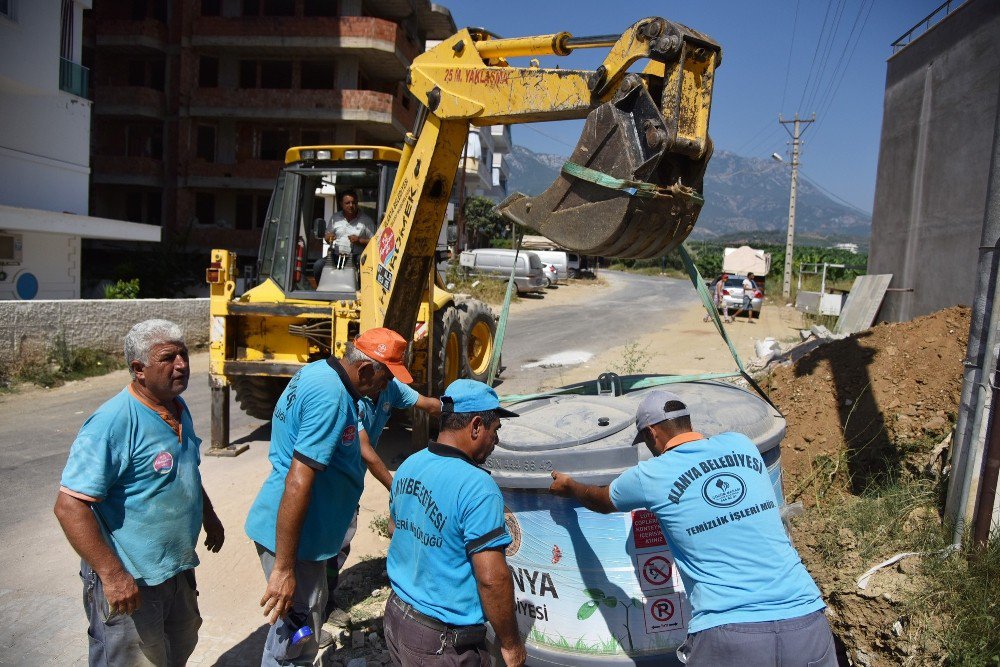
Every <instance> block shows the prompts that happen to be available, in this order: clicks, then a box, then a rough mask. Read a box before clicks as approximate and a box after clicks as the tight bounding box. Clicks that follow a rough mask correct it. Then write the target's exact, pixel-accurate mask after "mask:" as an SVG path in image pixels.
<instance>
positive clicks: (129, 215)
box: [125, 192, 142, 222]
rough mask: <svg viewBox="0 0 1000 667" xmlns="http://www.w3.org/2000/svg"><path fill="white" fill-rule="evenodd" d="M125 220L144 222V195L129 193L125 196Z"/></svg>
mask: <svg viewBox="0 0 1000 667" xmlns="http://www.w3.org/2000/svg"><path fill="white" fill-rule="evenodd" d="M125 219H126V220H128V221H129V222H142V193H141V192H129V193H127V194H126V195H125Z"/></svg>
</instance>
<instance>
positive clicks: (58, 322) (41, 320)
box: [0, 299, 208, 364]
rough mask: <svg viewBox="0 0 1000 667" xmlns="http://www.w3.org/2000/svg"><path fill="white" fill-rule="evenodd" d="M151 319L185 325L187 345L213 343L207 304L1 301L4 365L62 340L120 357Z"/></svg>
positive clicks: (0, 340)
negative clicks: (128, 339)
mask: <svg viewBox="0 0 1000 667" xmlns="http://www.w3.org/2000/svg"><path fill="white" fill-rule="evenodd" d="M151 318H163V319H166V320H172V321H173V322H176V323H177V324H178V325H180V327H181V328H182V329H184V335H185V338H186V339H187V343H188V346H194V345H198V344H202V343H206V342H208V299H110V300H108V299H94V300H90V299H86V300H80V299H73V300H64V301H0V364H7V363H10V362H11V361H13V360H15V359H17V358H18V356H20V354H21V351H22V350H23V349H27V348H29V347H30V348H34V349H38V348H39V347H42V348H48V347H51V345H52V344H53V343H54V341H55V339H56V338H57V337H58V336H60V335H62V336H63V337H64V338H65V340H66V343H67V345H69V347H71V348H84V347H86V348H94V349H100V350H106V351H108V352H117V353H121V351H122V344H123V341H124V338H125V334H126V333H128V330H129V329H131V328H132V326H133V325H134V324H136V323H137V322H141V321H142V320H148V319H151Z"/></svg>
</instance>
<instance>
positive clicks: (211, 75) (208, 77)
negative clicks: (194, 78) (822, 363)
mask: <svg viewBox="0 0 1000 667" xmlns="http://www.w3.org/2000/svg"><path fill="white" fill-rule="evenodd" d="M198 85H199V86H201V87H202V88H218V87H219V59H218V58H212V57H210V56H202V57H201V58H199V59H198Z"/></svg>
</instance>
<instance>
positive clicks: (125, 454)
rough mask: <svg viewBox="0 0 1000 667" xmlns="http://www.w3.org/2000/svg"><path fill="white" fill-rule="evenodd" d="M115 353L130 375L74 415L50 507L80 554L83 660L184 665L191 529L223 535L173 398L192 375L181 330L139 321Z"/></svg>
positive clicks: (190, 619)
mask: <svg viewBox="0 0 1000 667" xmlns="http://www.w3.org/2000/svg"><path fill="white" fill-rule="evenodd" d="M125 360H126V362H127V363H128V366H129V372H130V373H131V374H132V382H131V383H130V384H129V385H128V386H127V387H126V388H125V389H123V390H122V391H121V392H119V393H118V394H117V395H116V396H115V397H114V398H112V399H111V400H109V401H107V402H106V403H104V405H102V406H101V407H99V408H98V409H97V411H96V412H95V413H94V414H93V415H91V416H90V417H89V418H88V419H87V421H86V422H84V424H83V428H81V429H80V433H79V434H78V435H77V437H76V440H75V441H74V442H73V446H72V448H71V449H70V453H69V460H68V461H67V462H66V468H65V469H64V470H63V474H62V479H61V481H60V488H59V495H58V496H57V498H56V504H55V514H56V517H57V518H58V519H59V523H60V525H61V526H62V529H63V532H65V533H66V538H67V539H68V540H69V543H70V544H71V545H72V546H73V548H74V549H75V550H76V552H77V553H78V554H80V558H81V559H82V560H81V564H80V576H81V578H82V579H83V592H84V606H85V609H86V612H87V619H88V621H89V623H90V628H89V632H88V635H89V640H90V651H89V654H90V664H91V665H134V664H140V663H143V662H145V661H149V662H151V663H152V664H154V665H157V666H160V665H170V666H173V665H184V664H185V663H186V662H187V659H188V657H189V656H190V655H191V653H192V652H193V651H194V647H195V645H196V644H197V642H198V628H199V627H201V616H200V615H199V613H198V605H197V595H198V593H197V589H196V586H195V578H194V568H195V566H197V565H198V556H197V554H196V553H195V546H196V544H197V541H198V534H199V532H200V531H201V529H202V527H204V529H205V533H206V540H205V546H207V547H208V549H209V551H212V552H217V551H218V550H219V549H220V548H221V547H222V543H223V540H224V539H225V533H224V531H223V528H222V523H221V522H220V521H219V518H218V517H217V516H216V514H215V511H214V510H213V509H212V503H211V502H210V501H209V499H208V495H207V494H206V493H205V489H204V487H203V486H202V484H201V473H200V472H199V471H198V465H199V463H200V462H201V453H200V451H199V445H200V444H201V439H200V438H198V437H197V436H196V435H195V433H194V426H193V424H192V421H191V413H190V411H189V410H188V408H187V405H186V404H185V403H184V401H183V399H181V398H180V395H181V393H182V392H183V391H184V390H185V389H187V385H188V378H189V377H190V366H189V365H188V350H187V346H186V345H185V343H184V334H183V332H182V331H181V329H180V327H178V326H177V325H176V324H174V323H173V322H169V321H167V320H146V321H145V322H140V323H139V324H136V325H135V326H134V327H132V329H131V331H129V332H128V334H127V335H126V336H125ZM144 658H145V660H144Z"/></svg>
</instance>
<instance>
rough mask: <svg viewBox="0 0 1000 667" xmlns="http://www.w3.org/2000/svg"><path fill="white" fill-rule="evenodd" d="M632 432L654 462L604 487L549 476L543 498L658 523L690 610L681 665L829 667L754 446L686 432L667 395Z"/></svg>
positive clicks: (816, 605) (814, 601) (680, 407)
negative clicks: (639, 512)
mask: <svg viewBox="0 0 1000 667" xmlns="http://www.w3.org/2000/svg"><path fill="white" fill-rule="evenodd" d="M636 428H637V430H638V433H637V435H636V437H635V441H634V442H635V443H638V442H639V441H643V442H645V444H646V446H647V447H649V450H650V451H651V452H652V454H653V458H652V459H649V460H646V461H642V462H640V463H639V465H637V466H635V467H633V468H629V469H628V470H626V471H625V472H623V473H622V474H621V475H620V476H619V477H618V478H617V479H615V480H614V481H613V482H612V483H611V485H610V486H592V485H587V484H581V483H580V482H577V481H576V480H574V479H573V478H572V477H570V476H569V475H565V474H563V473H560V472H556V471H553V472H552V479H553V482H552V486H551V487H550V489H549V490H550V491H551V492H552V493H555V494H556V495H560V496H565V497H569V498H574V499H575V500H576V501H577V502H579V503H580V504H581V505H583V506H584V507H586V508H587V509H589V510H591V511H594V512H600V513H602V514H609V513H611V512H616V511H617V512H627V511H630V510H635V509H639V508H647V509H649V510H651V511H652V512H653V513H654V514H656V516H657V518H658V519H659V520H660V526H661V527H662V528H663V533H664V534H665V535H666V537H667V543H668V545H669V547H670V551H671V553H672V554H673V556H674V558H675V560H676V563H677V570H678V572H680V575H681V580H682V581H683V582H684V590H685V591H686V592H687V595H688V599H689V600H690V602H691V608H692V610H693V616H692V618H691V623H690V624H689V625H688V638H687V641H686V642H685V643H684V644H683V645H682V646H681V648H680V649H678V657H680V658H681V659H682V660H683V661H684V662H686V664H688V665H694V666H696V667H697V666H700V665H704V666H712V667H725V666H726V665H739V667H752V666H758V665H760V666H764V665H768V666H772V665H773V666H777V665H807V664H808V665H816V666H818V667H836V665H837V655H836V649H835V648H834V644H833V635H832V633H831V632H830V625H829V623H828V622H827V620H826V617H825V616H824V615H823V609H824V608H825V606H826V605H825V604H824V603H823V598H822V596H821V595H820V592H819V589H818V588H817V587H816V584H815V582H813V580H812V577H810V576H809V572H808V571H806V568H805V566H804V565H803V564H802V560H801V559H800V558H799V555H798V553H797V552H796V551H795V548H794V547H793V546H792V544H791V542H790V541H789V539H788V535H787V534H786V532H785V530H784V526H783V524H782V523H781V517H780V515H779V513H778V512H779V506H778V503H777V498H776V496H775V494H774V487H773V486H772V485H771V480H770V477H769V476H768V472H767V467H766V466H765V465H764V460H763V459H762V458H761V456H760V453H759V452H758V451H757V447H756V446H755V445H754V444H753V442H751V441H750V439H749V438H747V437H746V436H744V435H742V434H739V433H723V434H720V435H717V436H713V437H711V438H706V437H705V436H704V435H702V434H700V433H697V432H695V431H694V430H692V427H691V413H690V412H689V410H688V408H687V406H686V405H685V404H684V402H683V401H682V400H681V398H680V397H679V396H678V395H676V394H673V393H670V392H667V391H653V392H650V394H649V395H648V396H646V397H645V398H644V399H643V401H642V403H641V404H640V405H639V410H638V412H637V414H636Z"/></svg>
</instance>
